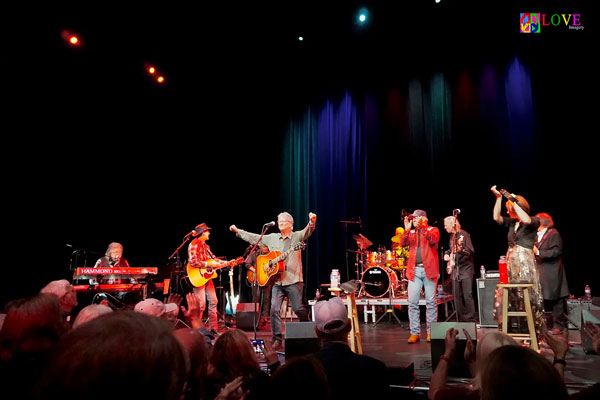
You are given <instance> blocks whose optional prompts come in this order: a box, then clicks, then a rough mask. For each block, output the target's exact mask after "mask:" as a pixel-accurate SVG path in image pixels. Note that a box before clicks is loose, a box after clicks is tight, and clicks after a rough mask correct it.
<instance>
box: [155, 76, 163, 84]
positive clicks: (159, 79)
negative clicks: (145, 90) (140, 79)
mask: <svg viewBox="0 0 600 400" xmlns="http://www.w3.org/2000/svg"><path fill="white" fill-rule="evenodd" d="M156 81H157V82H158V83H163V82H164V81H165V77H164V76H159V77H158V78H156Z"/></svg>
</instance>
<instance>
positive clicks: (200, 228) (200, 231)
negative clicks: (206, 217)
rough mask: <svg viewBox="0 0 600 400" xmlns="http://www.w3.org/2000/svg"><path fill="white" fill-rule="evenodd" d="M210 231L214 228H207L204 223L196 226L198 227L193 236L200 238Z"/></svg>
mask: <svg viewBox="0 0 600 400" xmlns="http://www.w3.org/2000/svg"><path fill="white" fill-rule="evenodd" d="M209 229H212V228H211V227H210V226H206V224H205V223H204V222H203V223H201V224H200V225H196V227H195V228H194V230H193V231H192V236H200V235H202V234H203V233H204V232H206V231H207V230H209Z"/></svg>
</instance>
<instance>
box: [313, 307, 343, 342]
mask: <svg viewBox="0 0 600 400" xmlns="http://www.w3.org/2000/svg"><path fill="white" fill-rule="evenodd" d="M314 310H315V311H314V313H315V332H316V333H317V336H318V337H319V338H320V339H321V340H324V341H337V340H347V339H348V333H349V332H350V329H351V328H352V326H351V325H350V320H349V319H348V310H347V309H346V306H345V305H344V302H343V301H342V299H340V298H339V297H332V298H330V299H329V300H322V301H317V302H316V303H315V307H314Z"/></svg>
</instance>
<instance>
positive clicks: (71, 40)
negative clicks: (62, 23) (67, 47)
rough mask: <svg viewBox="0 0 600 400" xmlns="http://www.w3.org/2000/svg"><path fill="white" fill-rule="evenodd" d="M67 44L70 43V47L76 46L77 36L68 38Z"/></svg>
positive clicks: (77, 42)
mask: <svg viewBox="0 0 600 400" xmlns="http://www.w3.org/2000/svg"><path fill="white" fill-rule="evenodd" d="M69 43H71V44H72V45H78V44H79V38H78V37H77V36H71V37H70V38H69Z"/></svg>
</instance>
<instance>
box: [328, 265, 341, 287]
mask: <svg viewBox="0 0 600 400" xmlns="http://www.w3.org/2000/svg"><path fill="white" fill-rule="evenodd" d="M329 280H330V281H331V288H332V289H339V288H340V271H339V270H337V269H332V270H331V275H330V276H329Z"/></svg>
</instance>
